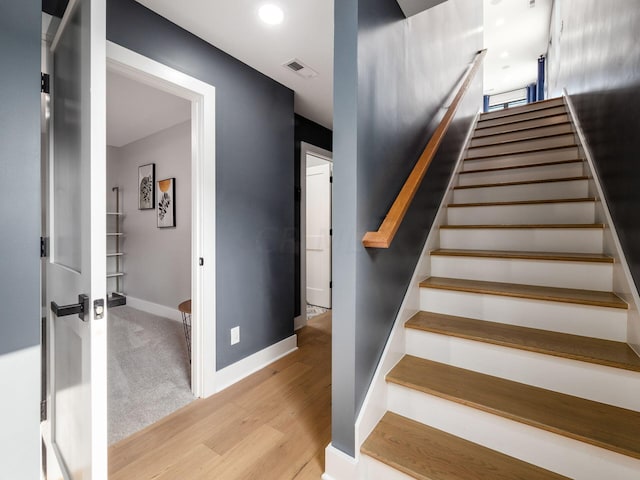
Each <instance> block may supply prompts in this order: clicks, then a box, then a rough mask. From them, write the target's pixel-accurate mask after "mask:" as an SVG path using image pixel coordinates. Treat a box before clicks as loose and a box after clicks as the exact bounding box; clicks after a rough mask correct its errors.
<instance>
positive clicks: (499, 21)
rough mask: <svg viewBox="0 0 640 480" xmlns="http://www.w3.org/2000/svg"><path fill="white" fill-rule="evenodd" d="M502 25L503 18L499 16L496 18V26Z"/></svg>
mask: <svg viewBox="0 0 640 480" xmlns="http://www.w3.org/2000/svg"><path fill="white" fill-rule="evenodd" d="M502 25H504V18H499V19H497V20H496V27H501V26H502Z"/></svg>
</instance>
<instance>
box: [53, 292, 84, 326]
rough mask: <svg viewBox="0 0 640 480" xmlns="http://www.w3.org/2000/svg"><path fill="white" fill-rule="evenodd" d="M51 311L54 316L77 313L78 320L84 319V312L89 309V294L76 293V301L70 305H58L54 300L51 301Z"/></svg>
mask: <svg viewBox="0 0 640 480" xmlns="http://www.w3.org/2000/svg"><path fill="white" fill-rule="evenodd" d="M51 311H52V312H53V313H55V315H56V317H66V316H67V315H75V314H78V317H80V320H82V321H85V319H84V314H85V313H86V312H88V311H89V295H85V294H80V295H78V303H72V304H70V305H58V304H57V303H56V302H51Z"/></svg>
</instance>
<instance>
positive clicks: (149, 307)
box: [127, 296, 182, 323]
mask: <svg viewBox="0 0 640 480" xmlns="http://www.w3.org/2000/svg"><path fill="white" fill-rule="evenodd" d="M127 305H128V306H130V307H131V308H135V309H138V310H142V311H143V312H147V313H150V314H152V315H158V316H159V317H165V318H168V319H170V320H175V321H176V322H181V323H182V314H181V313H180V310H178V309H175V308H171V307H167V306H165V305H160V304H159V303H153V302H149V301H147V300H142V299H140V298H135V297H129V296H128V297H127Z"/></svg>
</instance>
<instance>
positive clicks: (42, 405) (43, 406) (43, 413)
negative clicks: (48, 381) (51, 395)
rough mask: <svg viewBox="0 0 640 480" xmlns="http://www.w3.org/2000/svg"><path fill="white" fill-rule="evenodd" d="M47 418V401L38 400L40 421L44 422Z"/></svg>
mask: <svg viewBox="0 0 640 480" xmlns="http://www.w3.org/2000/svg"><path fill="white" fill-rule="evenodd" d="M46 419H47V401H46V400H42V401H41V402H40V421H41V422H44V421H45V420H46Z"/></svg>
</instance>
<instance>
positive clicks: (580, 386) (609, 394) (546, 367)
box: [405, 328, 640, 411]
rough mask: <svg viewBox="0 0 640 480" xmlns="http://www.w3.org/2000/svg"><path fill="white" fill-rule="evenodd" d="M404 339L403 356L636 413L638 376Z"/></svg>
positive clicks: (446, 341)
mask: <svg viewBox="0 0 640 480" xmlns="http://www.w3.org/2000/svg"><path fill="white" fill-rule="evenodd" d="M405 338H406V350H407V354H408V355H413V356H416V357H421V358H425V359H427V360H433V361H435V362H440V363H446V364H448V365H452V366H454V367H459V368H464V369H467V370H473V371H474V372H479V373H484V374H486V375H492V376H494V377H501V378H506V379H508V380H512V381H514V382H519V383H525V384H528V385H534V386H536V387H540V388H545V389H547V390H553V391H556V392H561V393H565V394H567V395H573V396H577V397H582V398H586V399H589V400H593V401H596V402H602V403H607V404H609V405H615V406H617V407H621V408H628V409H630V410H635V411H640V395H638V392H640V372H630V371H628V370H622V369H618V368H611V367H605V366H602V365H594V364H589V363H584V362H580V361H576V360H569V359H566V358H560V357H555V356H552V355H544V354H540V353H535V352H528V351H525V350H519V349H517V348H508V347H502V346H499V345H492V344H489V343H483V342H476V341H473V340H466V339H463V338H456V337H450V336H447V335H439V334H437V333H430V332H423V331H420V330H415V329H412V328H408V329H407V332H406V337H405ZM549 372H553V375H549Z"/></svg>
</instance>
